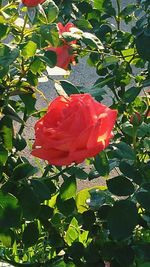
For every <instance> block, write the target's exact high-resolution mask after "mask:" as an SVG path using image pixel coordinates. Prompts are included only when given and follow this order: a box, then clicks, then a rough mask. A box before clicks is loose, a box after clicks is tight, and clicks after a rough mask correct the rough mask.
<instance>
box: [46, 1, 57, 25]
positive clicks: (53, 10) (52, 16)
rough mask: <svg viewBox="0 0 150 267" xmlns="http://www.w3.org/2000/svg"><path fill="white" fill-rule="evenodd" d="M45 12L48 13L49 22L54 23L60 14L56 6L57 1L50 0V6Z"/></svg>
mask: <svg viewBox="0 0 150 267" xmlns="http://www.w3.org/2000/svg"><path fill="white" fill-rule="evenodd" d="M45 13H46V14H47V19H48V22H49V23H52V22H53V21H55V20H56V19H57V17H58V14H59V8H58V7H57V6H56V4H55V2H54V1H52V0H50V1H49V3H48V7H47V9H46V10H45Z"/></svg>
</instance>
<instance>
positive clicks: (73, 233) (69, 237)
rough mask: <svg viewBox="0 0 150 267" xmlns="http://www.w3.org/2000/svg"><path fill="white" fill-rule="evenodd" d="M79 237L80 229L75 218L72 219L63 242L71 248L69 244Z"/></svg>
mask: <svg viewBox="0 0 150 267" xmlns="http://www.w3.org/2000/svg"><path fill="white" fill-rule="evenodd" d="M79 235H80V227H79V225H78V221H77V220H76V218H75V217H73V218H72V220H71V222H70V224H69V227H68V229H67V231H66V235H65V241H66V242H67V244H68V245H69V246H71V244H72V243H73V242H74V241H76V240H77V239H78V238H79Z"/></svg>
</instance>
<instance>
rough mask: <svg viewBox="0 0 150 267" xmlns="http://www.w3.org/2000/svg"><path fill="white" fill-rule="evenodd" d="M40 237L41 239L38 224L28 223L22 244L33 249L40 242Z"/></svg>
mask: <svg viewBox="0 0 150 267" xmlns="http://www.w3.org/2000/svg"><path fill="white" fill-rule="evenodd" d="M38 237H39V230H38V226H37V223H34V222H31V223H28V224H27V226H26V227H25V229H24V232H23V235H22V242H23V243H24V245H25V246H26V247H31V246H33V245H35V244H36V243H37V241H38Z"/></svg>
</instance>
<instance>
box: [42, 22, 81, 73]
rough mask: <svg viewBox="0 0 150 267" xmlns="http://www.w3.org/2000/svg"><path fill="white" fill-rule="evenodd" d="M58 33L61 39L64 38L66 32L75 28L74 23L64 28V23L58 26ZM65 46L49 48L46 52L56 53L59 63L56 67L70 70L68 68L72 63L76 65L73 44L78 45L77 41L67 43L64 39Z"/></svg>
mask: <svg viewBox="0 0 150 267" xmlns="http://www.w3.org/2000/svg"><path fill="white" fill-rule="evenodd" d="M57 27H58V31H59V34H60V38H62V33H64V32H70V31H71V28H75V26H74V25H73V23H67V24H66V25H65V26H63V24H62V23H60V22H59V23H58V24H57ZM62 41H63V44H62V45H61V46H58V47H53V46H49V47H47V48H46V50H50V51H54V52H55V53H56V55H57V63H56V66H57V67H60V68H62V69H68V66H69V64H70V63H73V64H74V65H75V63H76V61H75V57H76V55H75V54H74V52H73V49H72V46H71V45H72V44H76V42H77V41H76V40H74V41H71V42H66V41H65V40H64V39H63V38H62Z"/></svg>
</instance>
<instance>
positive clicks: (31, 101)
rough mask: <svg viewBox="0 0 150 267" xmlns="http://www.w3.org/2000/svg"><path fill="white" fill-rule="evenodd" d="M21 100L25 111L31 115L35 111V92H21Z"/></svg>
mask: <svg viewBox="0 0 150 267" xmlns="http://www.w3.org/2000/svg"><path fill="white" fill-rule="evenodd" d="M19 97H20V98H21V100H22V101H23V103H24V105H25V107H26V111H27V114H28V115H31V114H32V113H34V112H35V111H36V109H35V104H36V97H35V94H23V95H19Z"/></svg>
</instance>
